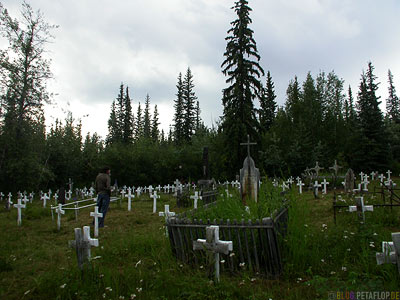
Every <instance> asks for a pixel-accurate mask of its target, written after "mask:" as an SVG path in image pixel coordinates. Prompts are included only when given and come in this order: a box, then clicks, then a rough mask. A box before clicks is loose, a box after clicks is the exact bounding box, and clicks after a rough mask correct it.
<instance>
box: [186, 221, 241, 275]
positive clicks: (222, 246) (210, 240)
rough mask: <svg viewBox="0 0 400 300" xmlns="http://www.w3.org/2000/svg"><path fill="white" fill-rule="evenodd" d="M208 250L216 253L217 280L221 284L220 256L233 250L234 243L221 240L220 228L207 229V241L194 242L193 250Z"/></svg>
mask: <svg viewBox="0 0 400 300" xmlns="http://www.w3.org/2000/svg"><path fill="white" fill-rule="evenodd" d="M204 249H205V250H208V251H211V252H213V253H214V266H215V279H216V281H217V282H219V254H220V253H224V254H228V253H229V252H230V251H232V250H233V245H232V241H220V240H219V226H208V227H206V239H205V240H204V239H197V241H193V250H204Z"/></svg>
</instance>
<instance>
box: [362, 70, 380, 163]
mask: <svg viewBox="0 0 400 300" xmlns="http://www.w3.org/2000/svg"><path fill="white" fill-rule="evenodd" d="M373 71H374V67H373V66H372V63H371V62H369V63H368V70H367V72H366V74H365V73H363V74H362V75H361V83H360V90H359V92H358V102H357V108H358V122H359V126H360V130H361V135H362V140H361V141H360V146H361V148H360V150H359V152H358V157H357V160H358V167H359V168H363V169H364V170H368V171H372V170H383V169H384V168H386V162H387V142H386V139H385V128H384V123H383V115H382V111H381V110H380V108H379V104H380V103H381V102H380V101H379V98H380V97H378V96H377V95H376V91H377V89H378V85H379V83H376V76H375V75H374V74H373Z"/></svg>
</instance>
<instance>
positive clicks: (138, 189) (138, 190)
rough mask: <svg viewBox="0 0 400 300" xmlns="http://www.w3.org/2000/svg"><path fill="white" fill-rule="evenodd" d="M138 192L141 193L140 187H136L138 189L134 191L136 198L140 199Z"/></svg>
mask: <svg viewBox="0 0 400 300" xmlns="http://www.w3.org/2000/svg"><path fill="white" fill-rule="evenodd" d="M140 192H141V190H140V187H138V188H137V189H136V196H137V197H138V198H139V197H140Z"/></svg>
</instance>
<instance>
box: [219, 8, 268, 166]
mask: <svg viewBox="0 0 400 300" xmlns="http://www.w3.org/2000/svg"><path fill="white" fill-rule="evenodd" d="M233 9H234V10H235V12H236V14H237V19H236V20H234V21H233V22H231V25H232V28H231V29H229V30H228V36H227V37H226V38H225V40H226V41H227V45H226V51H225V53H224V57H225V60H224V61H223V63H222V65H221V68H222V73H223V74H224V75H225V76H227V79H226V83H227V84H229V86H228V87H227V88H225V89H224V90H223V98H222V104H223V107H224V111H223V118H222V129H223V132H224V135H225V145H226V147H227V149H226V153H229V155H228V156H227V157H226V165H227V168H228V169H229V170H228V171H229V172H237V170H238V169H239V168H240V165H241V162H242V160H243V158H244V157H245V155H246V149H244V147H241V146H240V142H242V141H244V140H245V139H246V136H247V134H249V135H250V137H251V139H252V140H253V141H259V140H260V139H259V133H258V132H259V123H258V120H257V116H256V111H255V109H254V104H253V101H254V100H255V99H258V100H260V99H262V96H263V86H262V83H261V81H260V79H259V78H260V77H261V76H263V75H264V70H263V69H262V67H261V66H260V65H259V63H258V62H259V60H260V56H259V54H258V51H257V46H256V42H255V40H254V38H253V30H252V29H250V27H249V25H250V24H251V23H252V20H251V19H250V12H251V8H250V7H249V6H248V1H246V0H239V1H236V2H235V5H234V7H233Z"/></svg>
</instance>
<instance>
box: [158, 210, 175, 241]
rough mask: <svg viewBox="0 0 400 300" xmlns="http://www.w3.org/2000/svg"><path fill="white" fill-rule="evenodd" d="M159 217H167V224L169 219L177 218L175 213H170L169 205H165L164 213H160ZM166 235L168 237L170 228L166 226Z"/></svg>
mask: <svg viewBox="0 0 400 300" xmlns="http://www.w3.org/2000/svg"><path fill="white" fill-rule="evenodd" d="M158 215H159V216H160V217H165V222H167V219H168V218H169V217H173V216H175V212H173V211H169V204H165V205H164V211H160V212H159V213H158ZM165 235H166V236H168V227H167V226H165Z"/></svg>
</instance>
